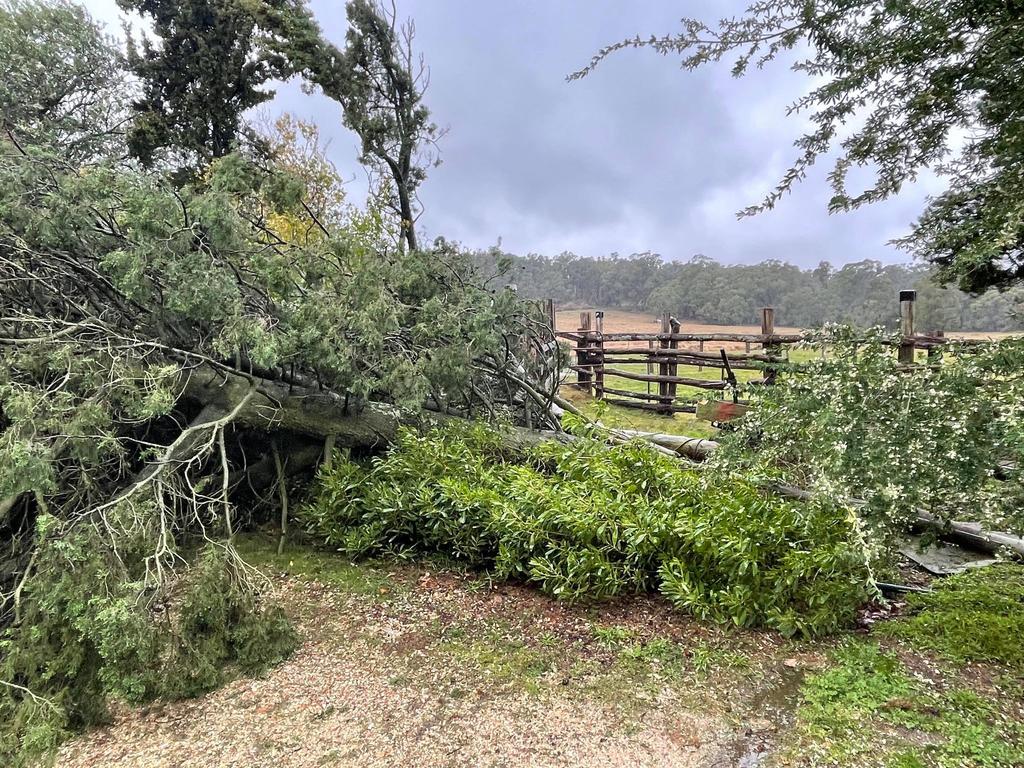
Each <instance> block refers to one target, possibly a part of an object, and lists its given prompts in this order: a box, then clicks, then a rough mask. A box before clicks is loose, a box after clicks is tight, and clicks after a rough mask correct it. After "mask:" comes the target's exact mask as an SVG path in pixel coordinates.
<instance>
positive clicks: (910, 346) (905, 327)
mask: <svg viewBox="0 0 1024 768" xmlns="http://www.w3.org/2000/svg"><path fill="white" fill-rule="evenodd" d="M916 300H917V291H900V331H901V333H902V334H903V341H902V343H901V344H900V351H899V361H900V363H903V364H906V365H911V364H913V362H914V349H915V347H914V302H915V301H916Z"/></svg>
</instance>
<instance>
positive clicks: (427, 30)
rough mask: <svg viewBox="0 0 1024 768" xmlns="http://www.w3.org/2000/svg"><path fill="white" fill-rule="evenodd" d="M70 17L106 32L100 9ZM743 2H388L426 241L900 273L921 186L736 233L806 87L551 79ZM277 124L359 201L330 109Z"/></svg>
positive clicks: (790, 206)
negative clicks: (322, 144) (417, 65)
mask: <svg viewBox="0 0 1024 768" xmlns="http://www.w3.org/2000/svg"><path fill="white" fill-rule="evenodd" d="M85 5H86V6H87V7H89V8H90V10H92V12H93V15H94V16H96V17H97V18H98V19H101V20H103V21H106V22H107V23H108V27H109V29H110V31H111V32H114V33H119V27H120V24H119V22H118V13H117V9H116V5H115V3H114V0H86V2H85ZM743 5H745V3H744V2H736V1H735V0H726V1H724V2H710V1H705V2H678V1H677V2H669V1H668V0H644V2H609V1H607V0H606V1H603V2H596V1H595V0H514V1H513V2H510V1H509V0H504V1H503V2H496V1H494V0H398V7H399V13H400V14H401V15H403V16H412V17H413V18H414V19H415V22H416V30H417V47H418V49H419V50H420V51H421V52H422V53H423V54H424V56H425V57H426V61H427V63H428V65H429V66H430V69H431V87H430V91H429V92H428V94H427V98H426V101H427V104H428V106H429V107H430V109H431V111H432V113H433V117H434V119H435V121H436V122H437V123H438V124H439V125H441V126H442V127H445V128H448V129H449V132H448V134H447V136H446V137H445V138H444V140H443V142H442V144H441V154H442V160H443V162H442V165H441V166H440V167H438V168H435V169H432V170H431V171H430V175H429V178H428V179H427V181H426V182H425V184H424V185H423V188H422V190H421V198H422V200H423V202H424V205H425V208H426V213H425V214H424V216H423V218H422V220H421V224H422V225H423V228H424V230H425V234H426V235H427V236H428V237H429V238H433V237H434V236H436V235H444V236H445V237H446V238H448V239H449V240H456V241H459V242H461V243H463V244H464V245H466V246H470V247H480V248H485V247H489V246H491V245H495V244H497V243H498V242H499V240H500V242H501V245H502V247H503V248H504V249H505V250H507V251H510V252H514V253H529V252H534V253H543V254H549V255H553V254H557V253H560V252H562V251H572V252H574V253H577V254H580V255H586V256H599V255H605V254H609V253H611V252H613V251H617V252H618V253H620V254H624V255H625V254H630V253H634V252H640V251H654V252H657V253H659V254H661V255H662V256H663V257H665V258H668V259H687V258H689V257H690V256H692V255H693V254H696V253H703V254H706V255H707V256H711V257H713V258H715V259H718V260H719V261H722V262H726V263H737V262H743V263H750V262H756V261H761V260H763V259H769V258H773V259H782V260H785V261H789V262H792V263H796V264H800V265H802V266H813V265H815V264H817V263H818V262H819V261H821V260H823V259H825V260H829V261H832V262H833V263H836V264H842V263H846V262H850V261H859V260H861V259H865V258H872V259H879V260H881V261H886V262H892V261H905V260H906V258H907V257H906V256H905V254H903V253H902V252H901V251H898V250H896V249H894V248H893V247H892V246H889V245H887V244H886V243H887V241H888V240H890V239H891V238H893V237H896V236H899V235H901V234H903V233H904V232H906V230H907V228H908V226H909V225H910V223H911V222H912V221H913V220H914V218H915V217H916V215H917V213H918V212H919V211H920V210H921V207H922V201H923V199H924V196H925V194H926V192H927V191H932V192H934V191H935V190H926V189H924V188H923V186H924V185H919V186H918V188H915V189H909V190H907V191H905V192H904V194H903V195H902V196H901V197H899V198H897V199H894V200H890V201H888V202H886V203H883V204H880V205H875V206H871V207H869V208H866V209H863V210H860V211H857V212H854V213H850V214H837V215H833V216H829V215H828V213H827V210H826V205H827V202H828V199H829V196H830V193H829V189H828V187H827V184H826V183H825V173H826V171H827V170H828V167H827V166H822V167H819V168H818V169H817V172H816V173H814V174H812V176H810V177H809V178H808V180H807V181H805V182H804V183H803V184H802V185H800V187H799V188H798V189H797V191H796V192H795V193H794V194H793V195H792V196H790V197H788V198H786V199H785V200H784V201H783V202H782V203H781V204H780V205H779V206H778V207H777V208H776V209H775V210H774V211H770V212H768V213H765V214H761V215H759V216H757V217H754V218H745V219H741V220H737V218H736V215H735V214H736V211H738V210H740V209H741V208H743V207H745V206H747V205H749V204H752V203H756V202H758V201H759V200H760V199H761V198H762V196H763V195H764V193H765V192H766V191H767V190H769V189H770V188H771V187H772V186H774V184H775V183H776V182H777V181H778V179H779V178H780V176H781V174H782V172H783V171H784V170H785V168H786V167H787V166H788V164H789V162H790V161H791V160H792V158H793V157H795V153H796V150H795V149H794V148H793V146H792V142H793V140H794V139H795V138H797V137H798V136H799V134H800V132H801V128H802V125H801V123H800V122H799V121H798V120H796V119H794V118H787V117H786V115H785V107H786V105H787V104H788V103H789V102H790V101H792V100H793V99H794V98H795V97H797V96H798V95H800V94H801V93H802V92H803V90H804V89H805V88H806V85H807V82H806V80H805V79H804V78H803V77H802V76H800V75H797V74H794V73H793V72H791V71H789V70H788V69H787V67H786V66H785V65H782V66H774V67H770V68H769V69H767V70H765V71H762V72H756V73H754V74H753V75H750V76H748V77H746V78H743V79H740V80H736V79H733V78H732V77H731V76H730V75H729V71H728V70H729V67H728V65H726V64H723V65H721V66H718V67H711V68H707V69H704V70H701V71H698V72H686V71H683V70H682V69H680V67H679V66H678V61H677V60H674V59H671V58H663V57H661V56H658V55H657V54H655V53H653V52H651V51H645V50H640V51H632V50H630V51H624V52H621V53H619V54H616V55H615V56H613V57H612V58H611V59H609V60H608V61H606V62H605V64H603V65H602V66H601V67H600V68H598V70H597V71H596V72H595V73H593V74H592V75H590V76H589V77H587V78H585V79H584V80H582V81H577V82H573V83H568V82H566V80H565V76H566V75H567V74H568V73H569V72H572V71H574V70H576V69H579V68H580V67H581V66H582V65H583V64H585V63H586V62H587V61H589V59H590V57H591V56H592V55H593V53H594V52H595V51H596V50H597V49H598V48H600V47H601V46H602V45H604V44H607V43H609V42H613V41H615V40H618V39H621V38H624V37H630V36H633V35H635V34H637V33H639V34H640V35H641V36H646V35H648V34H650V33H652V32H654V33H665V32H667V31H671V30H676V29H679V18H680V17H681V16H683V15H693V16H701V17H704V18H708V17H715V18H717V17H718V16H720V15H722V14H723V13H725V14H727V13H729V12H732V11H739V10H742V6H743ZM312 7H313V9H314V11H315V13H316V16H317V18H318V19H319V21H320V24H321V25H322V26H323V28H324V30H325V31H326V33H327V35H328V36H329V37H330V38H331V39H333V40H334V41H335V42H338V43H341V42H343V40H344V34H345V14H344V3H343V2H342V0H333V1H331V0H313V2H312ZM269 111H270V113H271V114H270V116H271V117H272V116H274V115H276V114H277V113H280V112H281V111H289V112H292V113H294V114H295V115H297V116H299V117H301V118H303V119H306V120H312V121H315V122H316V123H318V124H319V126H320V128H321V131H322V133H323V135H324V136H325V137H327V138H328V139H330V141H331V144H330V155H331V158H332V160H333V161H334V162H335V163H336V165H337V166H338V168H339V170H341V172H342V173H343V175H345V177H346V178H351V179H353V182H352V195H353V196H354V197H356V198H357V199H358V198H359V197H361V196H362V194H363V191H362V190H363V189H365V178H364V174H363V171H362V170H361V169H360V166H359V165H358V163H357V162H356V154H357V153H356V143H355V141H354V140H353V138H352V136H351V135H350V134H349V133H348V132H347V131H346V130H345V129H344V128H343V127H342V126H341V118H340V112H339V109H338V107H337V105H336V104H334V103H333V102H330V101H328V100H326V99H323V98H322V97H313V96H308V95H305V94H303V93H302V92H301V90H300V88H299V86H298V85H297V84H286V85H284V86H282V87H280V88H279V89H278V96H277V98H276V99H275V100H274V102H272V103H271V105H270V107H269Z"/></svg>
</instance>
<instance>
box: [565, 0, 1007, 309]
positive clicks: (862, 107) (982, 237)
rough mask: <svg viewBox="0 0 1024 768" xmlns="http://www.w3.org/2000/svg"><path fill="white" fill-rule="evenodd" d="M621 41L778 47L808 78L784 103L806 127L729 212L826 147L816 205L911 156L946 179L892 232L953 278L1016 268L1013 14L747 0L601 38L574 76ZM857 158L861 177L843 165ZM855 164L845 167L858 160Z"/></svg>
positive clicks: (882, 180) (790, 179)
mask: <svg viewBox="0 0 1024 768" xmlns="http://www.w3.org/2000/svg"><path fill="white" fill-rule="evenodd" d="M625 48H650V49H652V50H654V51H656V52H658V53H661V54H665V55H674V56H678V57H680V59H681V63H682V66H683V67H684V68H685V69H690V70H692V69H696V68H699V67H702V66H705V65H709V64H713V63H715V62H719V61H721V60H723V59H728V60H731V61H732V63H733V66H732V72H733V74H734V75H736V76H741V75H743V74H745V73H746V72H747V71H748V70H749V69H750V68H751V67H753V68H756V69H760V68H762V67H765V66H768V65H769V64H771V63H772V62H775V61H776V60H779V59H782V58H790V59H791V60H792V68H793V69H794V70H796V71H798V72H802V73H804V74H805V75H806V76H807V78H808V81H809V86H808V91H807V92H806V93H805V94H804V95H803V96H801V97H800V98H798V99H797V100H796V101H795V102H794V103H792V104H790V105H789V107H788V110H787V112H788V114H800V115H806V116H807V119H809V120H810V122H811V124H812V127H811V129H810V130H809V131H808V132H807V133H806V134H804V135H803V136H801V137H800V138H799V139H798V140H797V141H796V149H797V155H796V158H795V160H794V162H793V164H792V165H791V166H790V168H789V169H788V170H787V171H786V172H785V174H784V175H783V177H782V179H781V180H780V182H779V184H778V185H777V186H776V187H775V188H774V189H773V190H772V191H771V192H769V193H768V194H767V195H766V197H765V198H764V199H763V200H762V201H761V202H760V203H758V204H755V205H753V206H751V207H749V208H747V209H746V210H744V211H742V212H741V215H749V214H753V213H758V212H760V211H764V210H766V209H769V208H772V207H774V206H775V205H776V204H777V203H778V202H779V201H780V199H781V198H782V197H783V196H784V195H786V194H787V193H788V192H789V191H790V190H791V189H792V188H793V186H794V185H795V184H796V183H798V182H799V181H801V180H802V179H804V177H805V176H806V175H807V173H808V172H809V171H810V169H811V167H812V166H813V165H815V163H816V162H817V161H818V160H820V159H823V158H825V157H831V156H832V155H833V154H834V155H835V160H834V163H833V166H832V170H831V171H830V172H829V174H828V178H829V182H830V184H831V186H832V197H831V200H830V202H829V206H828V207H829V211H830V212H834V211H848V210H851V209H853V208H857V207H858V206H861V205H865V204H869V203H874V202H877V201H880V200H884V199H885V198H888V197H890V196H892V195H895V194H897V193H898V192H899V191H900V190H901V189H902V188H903V187H904V185H906V184H907V183H909V182H912V181H914V180H915V179H916V178H918V176H919V175H920V174H921V173H922V172H924V171H925V170H930V171H932V172H934V173H936V174H937V175H938V176H940V177H942V178H944V179H945V180H946V181H947V188H946V190H945V191H944V192H943V193H942V194H940V195H938V196H936V197H934V198H932V199H931V200H929V202H928V203H927V206H926V208H925V210H924V212H923V213H922V215H921V217H920V218H919V219H918V221H917V223H916V224H915V226H914V227H913V229H912V231H911V232H910V234H909V235H908V236H907V237H906V238H904V239H903V240H901V241H900V243H901V244H902V245H903V246H904V247H906V248H907V249H909V250H910V251H911V252H913V253H914V254H916V255H917V256H919V257H921V258H923V259H925V260H927V261H929V262H931V263H932V264H934V265H937V266H938V267H939V273H938V274H939V277H940V279H941V280H943V281H945V282H953V281H955V282H957V283H958V284H959V285H960V287H961V288H962V289H964V290H967V291H972V292H980V291H983V290H984V289H985V288H988V287H990V286H997V287H1007V286H1009V285H1012V284H1015V283H1018V282H1020V281H1022V280H1024V118H1022V117H1021V109H1020V105H1021V102H1022V100H1024V79H1022V78H1020V77H1017V76H1015V73H1018V72H1020V71H1022V70H1024V15H1022V10H1021V4H1020V3H1019V2H1004V1H1002V0H999V1H995V2H993V1H992V0H920V1H919V2H891V1H886V2H881V1H880V0H853V1H852V2H850V1H848V0H758V2H753V3H752V4H751V5H750V6H749V7H748V8H747V9H746V11H745V12H743V13H741V14H739V15H737V16H735V17H731V18H725V19H722V20H720V21H718V22H717V23H707V22H704V21H701V20H699V19H692V18H686V19H683V20H682V30H681V31H680V32H677V33H671V34H666V35H653V36H651V37H648V38H641V37H635V38H632V39H628V40H622V41H620V42H618V43H615V44H612V45H609V46H607V47H605V48H603V49H601V50H600V51H599V52H598V53H597V54H596V55H595V56H594V58H593V60H592V61H591V62H590V63H589V64H588V65H587V66H586V67H584V68H583V69H581V70H580V71H578V72H576V73H574V74H573V75H570V79H576V78H581V77H584V76H586V75H588V74H589V73H590V72H592V71H593V70H594V69H595V68H596V67H597V66H598V65H599V64H600V63H601V62H602V61H603V60H604V59H605V58H607V57H608V56H610V55H612V54H613V53H615V52H616V51H620V50H622V49H625ZM855 168H867V169H870V172H871V174H872V179H871V181H870V182H869V183H867V184H866V185H865V186H864V187H863V188H860V189H857V188H851V185H852V182H851V175H850V173H851V171H852V170H853V169H855ZM858 177H859V174H858Z"/></svg>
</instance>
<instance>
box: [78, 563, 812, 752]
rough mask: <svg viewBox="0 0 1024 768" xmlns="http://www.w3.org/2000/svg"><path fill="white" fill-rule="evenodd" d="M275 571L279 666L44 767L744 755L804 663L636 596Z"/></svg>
mask: <svg viewBox="0 0 1024 768" xmlns="http://www.w3.org/2000/svg"><path fill="white" fill-rule="evenodd" d="M286 558H287V556H286ZM288 565H289V563H285V562H283V561H279V560H274V559H271V561H270V562H269V566H270V567H271V568H275V569H277V570H278V572H277V573H275V576H276V578H277V579H279V580H281V582H282V583H283V585H284V586H283V587H282V595H281V596H282V598H283V599H284V600H285V601H286V603H287V604H288V605H290V606H291V610H292V612H293V613H294V615H295V616H296V618H297V620H298V622H299V628H300V631H301V633H302V635H303V637H304V642H303V644H302V646H301V647H300V648H299V649H298V651H297V652H296V653H295V655H294V656H293V657H292V658H291V659H290V660H289V661H288V662H286V663H285V664H283V665H281V666H279V667H277V668H275V669H273V670H271V671H270V672H269V673H268V674H267V675H266V676H265V677H263V678H261V679H245V678H242V679H238V680H235V681H234V682H232V683H230V684H229V685H227V686H225V687H224V688H222V689H220V690H218V691H215V692H212V693H210V694H208V695H207V696H204V697H201V698H199V699H196V700H191V701H185V702H173V703H163V704H158V705H154V706H150V707H148V708H144V709H129V708H123V709H121V710H120V711H118V712H117V713H116V715H115V719H114V722H113V723H112V724H111V725H110V726H109V727H106V728H101V729H98V730H95V731H92V732H90V733H89V734H86V735H84V736H83V737H81V738H79V739H77V740H76V741H74V742H72V743H70V744H68V745H67V746H66V747H65V748H64V749H63V750H62V752H61V756H60V760H59V763H58V764H59V765H61V766H65V767H66V768H72V767H74V768H84V767H86V766H90V767H91V766H95V767H97V768H98V767H99V766H103V767H104V768H106V767H108V766H109V767H110V768H117V767H119V766H124V767H125V768H127V767H128V766H132V768H136V767H138V768H144V767H147V766H154V767H156V766H160V767H164V766H166V767H167V768H171V767H174V768H207V767H211V768H212V766H236V767H237V768H248V767H249V766H252V767H253V768H256V767H257V766H259V767H260V768H262V767H263V766H270V765H274V766H296V767H298V766H303V767H305V766H356V765H358V766H422V767H432V766H437V767H438V768H441V767H442V766H444V767H455V766H496V767H497V766H510V767H511V766H516V767H518V766H600V768H610V767H611V766H620V765H621V766H651V767H652V768H654V767H655V766H658V767H661V766H762V765H769V764H771V761H772V755H773V752H774V750H775V747H776V743H777V741H778V738H779V735H780V734H781V733H783V732H784V731H785V729H786V728H787V726H788V723H789V722H790V721H791V718H792V717H793V711H794V708H795V706H796V703H797V695H798V690H799V687H800V683H801V680H802V679H803V676H804V675H805V674H806V673H807V671H808V670H812V669H815V668H818V667H819V666H820V665H821V663H822V660H823V655H822V651H821V649H820V648H819V647H817V646H814V645H810V644H799V643H790V642H787V641H785V640H783V639H781V638H780V637H778V635H776V634H772V633H759V632H723V631H721V630H718V629H715V628H711V627H708V626H705V625H701V624H698V623H696V622H693V621H690V620H688V619H686V618H685V617H682V616H680V615H679V614H677V613H675V612H673V611H671V610H670V609H669V607H668V606H667V605H666V604H665V603H663V602H662V601H660V600H658V599H656V598H650V599H648V598H635V597H633V598H630V599H629V600H628V601H627V600H623V601H618V602H616V601H613V602H610V603H604V604H601V605H599V606H567V605H565V604H563V603H558V602H556V601H553V600H550V599H548V598H546V597H544V596H542V595H540V594H539V593H537V592H536V591H535V590H530V589H526V588H520V587H514V586H507V585H495V584H491V583H490V582H488V581H486V580H483V579H481V578H479V577H476V576H469V575H459V574H454V573H451V572H444V571H441V572H438V573H435V572H432V571H430V570H428V569H425V568H413V567H410V568H406V569H399V570H394V571H386V570H381V569H375V568H373V567H372V566H351V565H347V564H344V565H340V566H339V568H340V570H338V571H337V572H332V571H331V567H332V566H331V564H330V563H327V564H324V563H323V562H320V561H317V562H316V563H315V567H313V568H311V567H310V562H306V561H304V562H301V563H298V564H296V563H295V561H294V560H292V561H291V565H292V566H293V567H292V568H291V569H290V570H289V568H288ZM282 566H283V567H282Z"/></svg>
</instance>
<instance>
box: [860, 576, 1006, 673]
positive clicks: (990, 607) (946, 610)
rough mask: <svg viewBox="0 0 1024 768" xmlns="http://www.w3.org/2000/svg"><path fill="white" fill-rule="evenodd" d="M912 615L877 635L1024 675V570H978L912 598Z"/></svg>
mask: <svg viewBox="0 0 1024 768" xmlns="http://www.w3.org/2000/svg"><path fill="white" fill-rule="evenodd" d="M907 602H908V604H909V607H910V610H911V614H910V615H909V616H907V617H905V618H902V619H900V620H898V621H893V622H887V623H884V624H881V625H879V627H878V629H877V631H878V632H879V633H880V634H884V635H888V636H890V637H895V638H898V639H900V640H903V641H904V642H906V643H907V644H908V645H910V646H911V647H913V648H914V649H916V650H921V651H930V652H932V653H935V654H936V655H938V656H940V657H942V658H944V659H947V660H950V661H954V662H969V661H980V662H989V663H994V664H1000V665H1004V666H1006V667H1008V668H1010V669H1011V670H1013V671H1015V672H1016V673H1018V674H1024V567H1021V566H1019V565H1012V564H1009V563H1006V564H1003V565H996V566H991V567H988V568H979V569H977V570H973V571H968V572H966V573H963V574H960V575H958V576H951V577H949V578H947V579H943V580H942V581H941V582H937V583H936V585H935V590H934V591H933V592H932V593H931V594H914V595H910V596H909V598H908V600H907Z"/></svg>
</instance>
